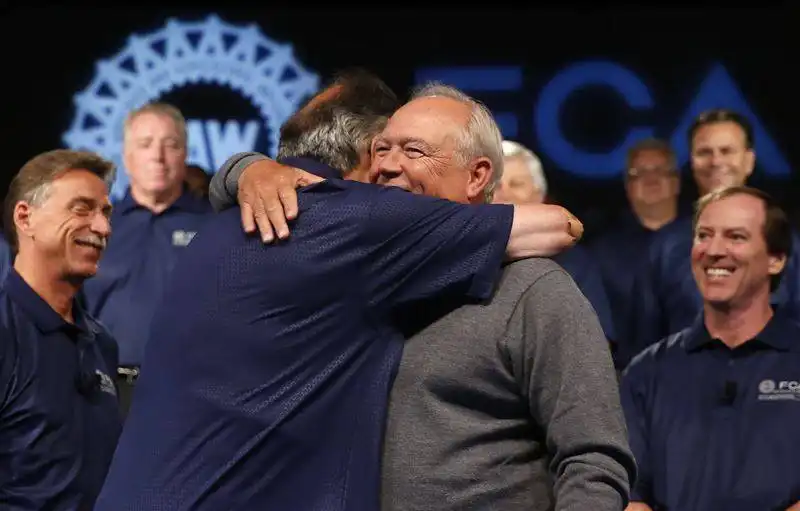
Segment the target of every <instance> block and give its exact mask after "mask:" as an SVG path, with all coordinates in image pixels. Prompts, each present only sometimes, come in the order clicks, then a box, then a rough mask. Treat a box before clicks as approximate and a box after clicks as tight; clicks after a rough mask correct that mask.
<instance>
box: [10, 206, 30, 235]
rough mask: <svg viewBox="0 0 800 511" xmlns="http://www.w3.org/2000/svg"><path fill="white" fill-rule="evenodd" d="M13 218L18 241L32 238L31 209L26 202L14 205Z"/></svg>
mask: <svg viewBox="0 0 800 511" xmlns="http://www.w3.org/2000/svg"><path fill="white" fill-rule="evenodd" d="M13 218H14V226H15V227H16V229H17V238H18V239H19V238H23V237H27V238H29V237H32V236H33V223H34V219H33V207H32V206H31V205H30V204H29V203H28V202H26V201H19V202H17V203H16V204H15V205H14V217H13Z"/></svg>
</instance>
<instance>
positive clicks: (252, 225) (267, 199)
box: [238, 160, 324, 243]
mask: <svg viewBox="0 0 800 511" xmlns="http://www.w3.org/2000/svg"><path fill="white" fill-rule="evenodd" d="M320 181H324V179H323V178H321V177H319V176H315V175H314V174H309V173H308V172H306V171H304V170H300V169H297V168H294V167H289V166H286V165H281V164H280V163H277V162H275V161H272V160H260V161H257V162H254V163H252V164H250V165H248V167H247V168H246V169H245V170H244V172H242V175H241V176H240V177H239V194H238V202H239V206H240V207H241V213H242V227H244V230H245V232H247V233H253V232H255V230H256V228H258V231H259V232H260V233H261V239H262V240H264V242H265V243H269V242H271V241H272V240H273V239H274V238H275V236H276V235H277V236H278V238H280V239H286V238H287V237H289V225H288V224H287V221H288V220H294V219H295V217H297V191H296V189H297V188H299V187H301V186H308V185H310V184H312V183H319V182H320Z"/></svg>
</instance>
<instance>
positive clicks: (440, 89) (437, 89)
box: [411, 82, 503, 202]
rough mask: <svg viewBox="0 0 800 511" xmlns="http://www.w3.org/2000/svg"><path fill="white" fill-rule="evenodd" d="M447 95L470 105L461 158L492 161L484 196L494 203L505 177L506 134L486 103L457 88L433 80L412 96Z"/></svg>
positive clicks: (459, 150)
mask: <svg viewBox="0 0 800 511" xmlns="http://www.w3.org/2000/svg"><path fill="white" fill-rule="evenodd" d="M436 96H438V97H445V98H450V99H454V100H456V101H459V102H461V103H465V104H467V105H469V107H470V109H471V112H470V119H469V122H467V125H466V126H465V127H464V130H463V131H462V133H461V137H460V140H459V141H458V146H457V147H458V157H459V158H461V160H462V161H463V162H464V163H465V164H466V163H468V162H469V161H470V160H472V159H474V158H480V157H485V158H488V159H489V161H490V162H491V163H492V170H493V172H492V177H491V179H490V180H489V183H488V184H487V185H486V188H485V189H484V191H483V193H484V199H485V200H486V202H491V200H492V195H493V194H494V189H495V187H496V186H497V183H498V182H500V178H501V177H502V176H503V150H502V141H503V136H502V135H501V134H500V128H499V127H498V126H497V123H496V122H495V120H494V116H492V113H491V112H490V111H489V109H488V108H486V106H485V105H484V104H483V103H481V102H479V101H477V100H476V99H474V98H471V97H470V96H468V95H466V94H464V93H463V92H461V91H460V90H458V89H456V88H455V87H451V86H449V85H443V84H441V83H438V82H430V83H428V84H425V85H423V86H422V87H420V88H418V89H416V90H415V91H414V93H413V94H412V96H411V99H412V100H413V99H418V98H429V97H436Z"/></svg>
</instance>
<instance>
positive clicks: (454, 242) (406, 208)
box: [360, 187, 514, 309]
mask: <svg viewBox="0 0 800 511" xmlns="http://www.w3.org/2000/svg"><path fill="white" fill-rule="evenodd" d="M513 219H514V209H513V207H512V206H507V205H466V204H457V203H455V202H451V201H447V200H443V199H436V198H432V197H425V196H420V195H414V194H411V193H408V192H406V191H403V190H400V189H397V188H393V187H385V188H384V187H381V188H378V187H376V188H375V191H374V193H373V194H372V195H371V203H370V209H369V218H367V219H366V223H365V225H364V227H363V231H362V237H361V239H360V242H361V243H362V248H363V249H364V250H366V253H365V256H366V257H365V263H364V269H363V275H364V277H365V278H364V282H365V283H366V285H367V286H368V289H367V296H368V297H369V298H368V299H369V301H370V303H371V305H373V306H386V307H388V308H389V309H394V308H395V307H400V306H404V305H407V304H410V303H412V302H415V301H419V300H424V299H427V298H430V297H432V296H437V297H438V296H441V295H442V294H452V295H453V296H458V295H461V296H467V297H469V298H472V299H475V300H485V299H488V298H489V297H490V296H491V294H492V292H493V291H494V287H495V285H496V283H497V281H498V279H499V277H500V270H501V267H502V263H503V260H504V258H505V250H506V246H507V244H508V239H509V236H510V234H511V224H512V221H513Z"/></svg>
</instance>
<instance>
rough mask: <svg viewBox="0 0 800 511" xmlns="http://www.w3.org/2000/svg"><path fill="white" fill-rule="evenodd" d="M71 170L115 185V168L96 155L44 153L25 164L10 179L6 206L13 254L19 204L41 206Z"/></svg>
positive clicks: (75, 152) (7, 229)
mask: <svg viewBox="0 0 800 511" xmlns="http://www.w3.org/2000/svg"><path fill="white" fill-rule="evenodd" d="M70 170H87V171H89V172H91V173H92V174H94V175H96V176H97V177H99V178H100V179H102V180H103V181H104V182H105V184H106V186H108V187H110V186H111V183H113V182H114V175H115V172H116V167H115V165H114V163H112V162H111V161H109V160H106V159H104V158H103V157H102V156H100V155H98V154H96V153H93V152H88V151H72V150H68V149H56V150H53V151H48V152H46V153H41V154H39V155H37V156H35V157H34V158H32V159H31V160H29V161H28V162H27V163H25V165H23V166H22V168H21V169H20V171H19V172H17V174H16V175H15V176H14V178H13V179H12V180H11V184H10V185H9V187H8V194H7V195H6V199H5V204H4V205H3V207H4V209H5V211H4V212H3V216H4V218H3V220H4V222H5V231H6V232H5V234H6V238H7V239H8V244H9V246H10V247H11V249H12V251H13V252H15V253H16V251H17V250H18V249H19V237H18V236H17V227H16V224H15V223H14V209H15V208H16V206H17V203H19V202H20V201H25V202H27V203H29V204H31V205H33V206H41V205H42V204H43V203H44V202H45V201H46V200H47V199H48V197H49V196H50V191H51V189H52V185H53V181H55V180H56V179H58V178H59V177H60V176H62V175H64V174H65V173H66V172H68V171H70Z"/></svg>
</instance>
